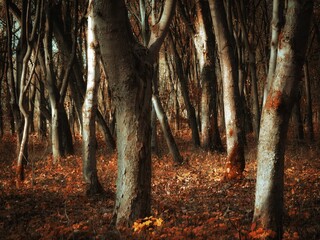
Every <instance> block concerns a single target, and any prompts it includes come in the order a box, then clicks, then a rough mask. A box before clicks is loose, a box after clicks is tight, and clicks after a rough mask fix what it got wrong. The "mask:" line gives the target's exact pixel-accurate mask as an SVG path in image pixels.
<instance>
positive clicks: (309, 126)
mask: <svg viewBox="0 0 320 240" xmlns="http://www.w3.org/2000/svg"><path fill="white" fill-rule="evenodd" d="M303 72H304V81H305V89H306V108H307V116H306V121H307V130H306V132H307V134H308V136H309V139H310V141H313V140H314V131H313V114H312V96H311V88H310V77H309V65H308V61H306V62H305V64H304V66H303Z"/></svg>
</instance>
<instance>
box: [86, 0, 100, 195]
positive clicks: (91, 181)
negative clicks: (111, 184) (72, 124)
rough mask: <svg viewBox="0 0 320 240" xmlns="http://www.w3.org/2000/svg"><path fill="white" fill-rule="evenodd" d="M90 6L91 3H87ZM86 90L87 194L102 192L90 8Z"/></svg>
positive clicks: (94, 43)
mask: <svg viewBox="0 0 320 240" xmlns="http://www.w3.org/2000/svg"><path fill="white" fill-rule="evenodd" d="M89 4H92V1H90V2H89ZM87 44H88V46H87V64H88V76H87V78H88V79H87V90H86V95H85V99H84V103H83V107H82V120H83V128H82V163H83V166H82V171H83V178H84V180H85V182H86V184H87V185H88V186H87V194H88V195H92V194H97V193H100V192H102V190H103V189H102V186H101V184H100V182H99V180H98V174H97V160H96V148H97V146H96V125H95V118H96V111H97V98H98V87H99V82H100V68H99V61H98V49H99V45H98V41H97V39H96V25H95V22H94V18H93V9H92V8H91V9H90V11H89V16H88V31H87Z"/></svg>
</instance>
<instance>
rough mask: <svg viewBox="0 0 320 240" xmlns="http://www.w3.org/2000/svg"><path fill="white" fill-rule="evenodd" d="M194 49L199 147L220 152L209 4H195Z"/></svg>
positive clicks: (201, 1) (202, 0)
mask: <svg viewBox="0 0 320 240" xmlns="http://www.w3.org/2000/svg"><path fill="white" fill-rule="evenodd" d="M196 8H197V10H196V11H197V19H196V23H195V28H196V35H195V36H194V39H195V47H196V50H197V56H198V59H199V68H200V79H201V85H202V94H201V145H202V147H203V148H204V149H209V148H210V149H212V150H221V149H222V143H221V138H220V133H219V129H218V122H217V118H218V115H217V110H216V109H217V108H216V101H217V100H216V98H217V97H216V95H217V94H216V93H217V92H216V88H217V87H216V86H217V77H216V74H215V47H214V46H215V42H214V35H213V29H212V28H213V26H212V19H211V15H210V8H209V3H208V2H207V1H204V0H200V1H198V2H197V3H196Z"/></svg>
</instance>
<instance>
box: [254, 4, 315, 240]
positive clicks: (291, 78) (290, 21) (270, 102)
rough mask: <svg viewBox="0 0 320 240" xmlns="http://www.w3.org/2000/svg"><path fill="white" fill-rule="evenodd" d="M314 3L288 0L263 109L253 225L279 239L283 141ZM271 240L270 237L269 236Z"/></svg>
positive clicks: (281, 210) (280, 229)
mask: <svg viewBox="0 0 320 240" xmlns="http://www.w3.org/2000/svg"><path fill="white" fill-rule="evenodd" d="M312 11H313V1H310V0H305V1H303V2H301V1H298V0H289V1H288V6H287V12H286V21H285V26H284V28H283V30H282V31H281V34H280V39H279V43H278V57H277V67H276V70H275V74H274V79H273V81H272V85H271V88H270V91H269V94H268V97H267V99H266V103H265V105H264V108H263V113H262V120H261V130H260V136H259V144H258V155H257V161H258V165H257V183H256V193H255V207H254V216H253V222H254V225H255V226H256V227H257V228H259V227H262V228H263V229H265V230H272V231H273V232H274V233H275V235H273V237H274V238H275V239H281V238H282V232H283V231H282V227H283V223H282V216H283V187H284V177H283V175H284V153H285V142H286V135H287V129H288V122H289V118H290V113H291V109H292V106H293V103H294V98H295V96H296V93H297V90H298V88H297V86H298V81H299V79H300V78H301V73H302V72H301V70H302V66H303V63H304V56H305V50H306V43H307V42H308V41H307V39H308V35H309V31H308V30H309V25H310V19H311V15H312ZM269 237H270V238H271V236H269Z"/></svg>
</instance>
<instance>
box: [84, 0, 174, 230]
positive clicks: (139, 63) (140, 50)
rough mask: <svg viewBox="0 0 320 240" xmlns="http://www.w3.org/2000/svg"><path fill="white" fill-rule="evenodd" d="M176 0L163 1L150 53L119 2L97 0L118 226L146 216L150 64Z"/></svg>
mask: <svg viewBox="0 0 320 240" xmlns="http://www.w3.org/2000/svg"><path fill="white" fill-rule="evenodd" d="M174 6H175V0H170V1H166V3H165V5H164V9H163V14H162V16H161V19H160V21H159V22H158V23H157V25H156V26H154V28H153V29H154V32H152V35H151V38H150V42H149V51H147V49H146V48H145V47H143V46H141V45H140V44H138V43H136V41H135V40H134V38H133V36H132V30H131V28H130V25H129V20H128V13H127V10H126V6H125V3H124V1H123V0H118V1H111V0H109V1H102V0H99V1H95V2H94V3H93V4H91V5H90V6H89V8H90V7H93V8H94V18H95V21H96V24H97V36H98V40H99V43H100V49H101V55H102V59H103V62H104V64H105V67H106V70H107V72H108V77H109V80H110V89H111V92H112V97H113V103H114V104H115V108H116V119H117V148H118V178H117V193H116V203H115V211H114V221H115V224H116V225H122V224H125V225H131V224H132V222H133V221H135V220H136V219H137V218H141V217H145V216H147V215H149V214H150V211H151V206H150V201H151V144H150V142H151V139H150V138H151V126H150V114H151V95H152V84H151V81H150V79H151V77H152V70H153V68H152V66H153V63H154V61H155V60H156V57H157V56H158V54H159V49H160V47H161V44H162V42H163V40H164V37H165V34H166V32H167V31H168V28H169V23H170V21H171V19H172V16H173V13H174V11H173V10H174Z"/></svg>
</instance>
